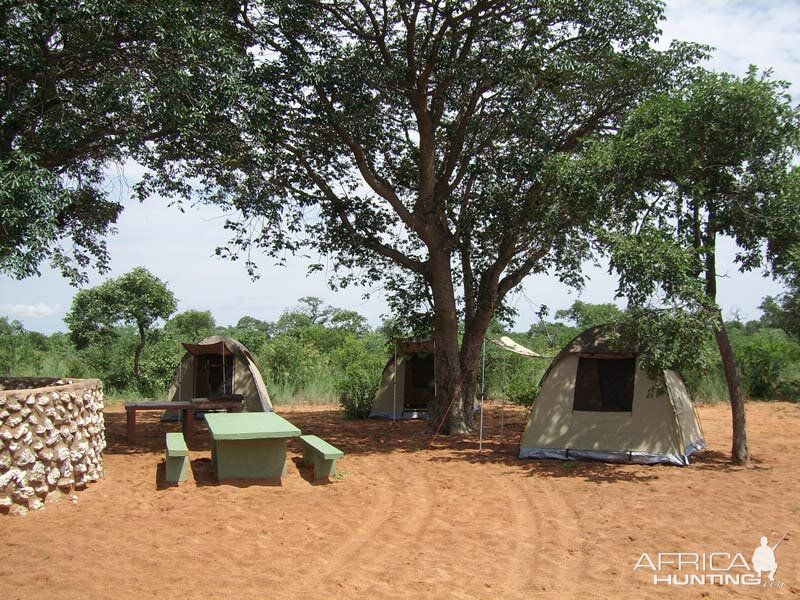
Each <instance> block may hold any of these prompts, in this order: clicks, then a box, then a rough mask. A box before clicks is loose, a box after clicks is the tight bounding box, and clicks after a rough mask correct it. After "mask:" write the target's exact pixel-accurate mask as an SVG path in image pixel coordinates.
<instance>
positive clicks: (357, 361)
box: [331, 334, 384, 419]
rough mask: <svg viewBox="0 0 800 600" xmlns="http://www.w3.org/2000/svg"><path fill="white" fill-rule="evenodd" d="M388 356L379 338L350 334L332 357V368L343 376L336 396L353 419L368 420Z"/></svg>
mask: <svg viewBox="0 0 800 600" xmlns="http://www.w3.org/2000/svg"><path fill="white" fill-rule="evenodd" d="M383 363H384V354H383V353H382V352H381V340H380V338H379V337H377V336H367V337H361V338H359V337H356V336H355V335H353V334H348V335H347V337H346V338H345V339H344V340H343V341H342V344H341V345H340V346H339V347H338V348H337V349H336V350H335V351H334V352H332V353H331V366H332V367H333V368H334V369H335V370H336V372H338V373H339V375H338V376H337V378H336V393H337V395H338V396H339V404H341V405H342V408H344V412H345V414H346V415H347V416H348V417H349V418H351V419H366V418H367V417H368V416H369V413H370V411H371V410H372V403H373V401H374V399H375V392H377V391H378V386H379V385H380V383H381V375H382V373H383Z"/></svg>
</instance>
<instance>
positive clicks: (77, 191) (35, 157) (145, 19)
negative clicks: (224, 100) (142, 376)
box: [0, 0, 230, 284]
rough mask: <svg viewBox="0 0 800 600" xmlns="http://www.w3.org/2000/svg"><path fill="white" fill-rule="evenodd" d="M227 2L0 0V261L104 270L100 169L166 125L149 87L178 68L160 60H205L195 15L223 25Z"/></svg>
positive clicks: (211, 49)
mask: <svg viewBox="0 0 800 600" xmlns="http://www.w3.org/2000/svg"><path fill="white" fill-rule="evenodd" d="M228 4H229V3H227V2H208V3H204V6H203V10H197V6H196V5H195V3H193V2H182V1H180V0H177V1H174V2H163V0H144V1H137V2H128V1H127V0H89V1H83V2H74V1H72V0H47V1H46V2H18V1H3V2H0V15H2V18H1V19H0V272H3V273H6V274H9V275H11V276H12V277H16V278H24V277H29V276H31V275H36V274H38V273H39V267H40V265H41V264H42V263H43V262H45V261H48V260H49V261H50V262H51V263H52V265H53V266H54V267H55V268H57V269H59V270H60V271H61V272H62V274H63V275H64V276H65V277H67V278H68V279H69V280H70V281H71V282H72V283H75V284H78V283H85V282H86V274H85V271H86V268H87V267H89V266H90V265H92V266H94V267H97V268H98V269H99V270H100V271H101V272H105V271H106V270H107V268H108V260H109V256H108V252H107V249H106V244H105V240H104V237H105V236H106V235H107V234H109V233H111V232H112V231H113V224H114V223H115V222H116V221H117V218H118V217H119V214H120V212H121V211H122V205H121V204H120V203H119V201H118V200H117V199H115V198H113V197H112V195H111V194H110V193H109V192H110V190H111V185H110V184H109V181H108V179H109V177H108V168H109V166H110V165H111V164H112V163H117V164H121V163H122V161H124V159H125V158H126V157H127V156H129V155H130V150H131V148H135V147H138V146H140V145H142V144H144V143H147V141H148V140H154V139H158V138H159V137H161V136H163V135H164V134H165V132H167V131H169V130H170V129H171V128H172V127H173V126H174V121H173V120H171V119H170V118H169V115H168V114H163V113H162V109H161V107H162V104H163V103H159V100H158V95H157V94H155V93H154V92H155V90H156V89H157V88H161V90H162V91H164V92H166V93H170V87H171V86H172V85H173V82H174V81H175V80H176V79H178V80H180V79H181V77H182V72H181V71H180V69H178V70H170V68H168V67H167V65H171V64H172V63H170V62H169V61H168V60H167V59H168V57H170V56H171V55H174V54H175V53H180V54H182V55H184V54H188V53H191V54H192V55H193V56H194V57H195V58H196V59H197V60H198V61H206V62H207V63H208V64H209V65H213V63H214V60H215V58H214V57H215V56H216V53H215V51H216V47H217V44H215V43H214V41H213V35H212V34H213V31H215V29H212V28H210V27H206V25H207V24H208V23H209V22H213V23H216V24H217V28H220V27H222V26H223V25H222V24H223V23H225V22H226V21H227V19H225V15H226V14H227V12H226V11H227V10H229V8H230V7H229V6H227V5H228ZM201 32H205V33H201ZM183 92H184V94H185V93H186V92H187V90H185V89H184V90H183ZM173 108H174V107H173Z"/></svg>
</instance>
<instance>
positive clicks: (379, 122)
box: [140, 0, 702, 429]
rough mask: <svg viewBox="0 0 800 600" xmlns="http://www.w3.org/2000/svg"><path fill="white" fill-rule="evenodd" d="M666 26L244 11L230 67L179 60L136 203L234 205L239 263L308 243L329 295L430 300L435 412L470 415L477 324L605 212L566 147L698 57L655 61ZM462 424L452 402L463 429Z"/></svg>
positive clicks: (512, 0)
mask: <svg viewBox="0 0 800 600" xmlns="http://www.w3.org/2000/svg"><path fill="white" fill-rule="evenodd" d="M662 18H663V6H662V4H661V3H660V2H658V1H656V0H652V1H651V0H645V1H641V0H635V1H634V0H613V1H608V0H602V1H601V0H593V1H582V2H557V3H551V2H534V3H530V2H520V1H518V0H472V1H460V2H447V3H442V2H438V1H431V2H429V1H417V2H413V3H406V2H390V3H387V2H377V1H366V0H365V1H355V0H346V1H342V2H336V3H329V2H321V1H318V0H300V1H292V2H288V3H282V4H274V3H265V2H253V3H249V4H247V5H246V6H244V8H243V10H242V11H241V12H240V13H239V14H238V15H237V16H236V19H234V20H232V22H233V23H235V28H236V31H235V35H234V36H232V37H231V36H229V37H225V38H223V39H224V41H225V43H224V44H223V45H222V46H221V49H220V54H221V55H222V56H224V57H226V59H227V60H229V65H228V68H226V69H225V70H219V71H214V70H212V69H208V68H206V67H205V66H203V65H199V64H197V63H193V62H192V61H191V60H189V61H188V62H186V70H187V73H189V75H188V79H189V80H191V81H192V82H193V84H194V83H197V82H200V83H198V85H202V86H204V87H203V95H202V96H203V101H202V102H197V103H192V104H191V105H186V104H181V105H180V106H179V107H178V108H177V109H176V110H175V111H173V112H174V113H175V114H176V115H179V116H180V118H182V119H183V121H182V124H181V127H179V128H178V129H179V130H180V131H179V132H178V135H175V136H172V137H170V139H169V140H168V141H166V142H164V143H159V144H155V145H149V146H146V147H145V148H144V150H145V151H146V152H144V153H143V155H142V157H141V158H142V160H144V161H145V162H146V163H147V164H148V165H149V166H151V167H152V168H153V169H154V170H155V175H154V176H153V177H151V178H149V179H148V180H146V181H145V182H144V183H143V185H142V186H141V187H140V192H141V193H142V195H147V194H148V193H150V192H153V191H158V192H162V193H166V194H174V195H178V196H181V195H183V196H185V197H191V196H192V194H193V193H199V194H200V195H201V196H203V197H204V198H205V199H206V200H207V201H210V202H214V203H217V204H219V205H221V206H223V207H224V208H226V209H233V210H234V211H238V212H239V213H240V215H241V219H239V220H237V219H232V220H231V221H230V222H229V223H228V224H227V227H228V228H229V229H231V230H232V231H233V232H234V238H233V240H232V244H231V246H229V247H228V248H226V249H222V250H220V252H221V253H223V254H228V255H231V256H237V255H238V254H239V253H240V252H243V253H244V254H245V255H246V256H247V261H248V262H247V264H248V267H249V268H250V269H255V261H254V259H253V255H252V254H251V252H252V251H253V250H255V249H262V250H265V251H267V252H268V253H271V254H273V255H274V256H277V257H280V256H282V253H283V252H285V251H286V250H287V249H288V250H291V251H297V250H299V248H301V247H304V248H311V249H314V250H316V251H318V252H320V253H321V254H323V255H325V256H329V257H331V259H332V261H333V262H332V267H333V272H334V273H335V274H336V275H337V277H336V278H335V279H333V280H332V283H334V284H335V285H346V284H348V283H350V282H352V281H355V280H359V281H373V280H381V281H382V283H383V286H384V289H385V290H386V291H387V292H388V294H389V296H390V299H391V300H392V301H393V302H395V303H396V305H397V306H400V307H403V308H407V309H409V311H410V310H411V309H413V308H417V309H419V307H420V306H424V305H425V303H426V302H429V305H430V308H431V309H432V310H431V314H432V316H433V326H434V332H435V335H436V337H437V345H436V360H437V373H438V374H439V377H440V379H441V380H440V382H439V389H440V390H441V391H442V392H443V395H442V397H441V398H440V401H439V404H438V405H437V406H435V407H434V409H435V410H434V413H435V414H434V415H433V416H434V417H435V418H438V416H440V415H441V414H442V413H443V412H444V409H445V407H446V406H448V403H449V402H450V400H451V398H452V397H454V395H455V394H456V393H458V390H459V389H462V390H463V397H464V398H468V399H467V400H464V402H463V406H469V405H471V397H472V389H473V388H474V377H475V368H476V361H477V358H478V356H479V349H480V343H481V341H482V339H483V336H484V334H485V331H486V328H487V327H488V325H489V323H490V322H491V320H492V318H493V316H494V315H495V313H496V312H497V311H498V310H500V311H502V310H503V301H504V299H505V298H506V296H507V294H508V293H509V292H510V291H511V290H513V289H514V288H515V287H516V286H518V285H519V284H520V282H521V281H522V280H523V278H524V277H525V276H526V275H528V274H529V273H531V272H544V271H547V270H549V269H552V270H553V271H554V272H555V273H556V274H557V275H558V276H560V277H561V278H562V279H563V280H565V281H568V282H572V283H576V282H578V281H579V280H580V273H579V267H580V264H581V261H582V260H583V259H584V258H586V257H587V256H588V254H589V244H588V242H587V235H586V234H587V230H588V229H590V228H591V227H594V226H598V225H600V224H601V223H603V222H604V221H605V220H606V219H607V218H608V217H609V214H610V210H609V208H610V207H609V206H607V205H606V204H603V203H600V202H598V201H597V192H596V190H595V189H594V186H593V183H592V182H591V181H589V180H587V179H586V178H581V177H578V176H576V174H575V173H574V170H573V169H572V160H573V157H574V155H575V154H576V153H577V152H579V151H580V149H581V147H582V141H583V140H584V139H585V138H587V136H590V135H591V134H594V133H597V132H599V131H608V130H610V129H614V128H615V127H617V126H619V125H620V124H621V122H622V120H623V118H624V116H625V114H626V112H627V111H628V110H629V109H630V108H631V107H632V106H634V105H635V104H636V103H637V102H639V101H640V100H641V99H642V98H643V97H645V96H647V95H648V94H651V93H652V92H653V91H654V90H656V89H663V88H665V87H666V86H668V85H670V83H671V82H673V81H674V80H675V79H676V78H677V77H678V76H679V75H680V74H681V73H682V69H683V67H685V66H686V65H688V64H691V63H692V62H693V61H694V60H696V59H697V58H698V57H699V56H700V55H701V54H702V49H701V48H699V47H697V46H694V45H689V44H680V43H675V44H673V46H672V47H671V49H670V50H668V51H657V50H654V49H653V48H652V47H651V42H653V41H654V40H655V39H656V38H657V36H658V35H659V33H660V32H659V30H658V22H659V20H660V19H662ZM189 58H191V57H189ZM201 74H202V77H203V78H202V81H201V77H200V75H201ZM177 98H182V96H181V95H178V96H177ZM201 128H202V132H203V135H202V136H197V135H196V132H197V131H198V130H200V129H201ZM198 181H199V182H200V186H199V188H200V189H193V188H195V187H197V186H192V182H198ZM578 198H580V200H579V201H578V200H577V199H578ZM460 317H463V319H464V338H463V340H464V341H463V343H462V344H461V346H460V348H459V340H458V329H459V327H458V320H459V318H460ZM463 415H464V413H463V410H462V406H461V405H460V404H459V403H456V404H455V405H454V406H453V419H454V422H455V423H456V429H463V428H464V416H463Z"/></svg>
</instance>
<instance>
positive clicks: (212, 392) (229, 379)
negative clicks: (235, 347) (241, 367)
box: [195, 354, 234, 398]
mask: <svg viewBox="0 0 800 600" xmlns="http://www.w3.org/2000/svg"><path fill="white" fill-rule="evenodd" d="M224 364H225V372H224V373H223V371H222V365H223V357H222V355H221V354H220V355H216V354H210V355H205V356H198V357H197V359H196V363H195V396H197V397H204V398H212V397H214V396H220V395H223V394H230V393H231V392H232V391H233V370H234V366H233V364H234V358H233V356H230V355H228V356H225V360H224Z"/></svg>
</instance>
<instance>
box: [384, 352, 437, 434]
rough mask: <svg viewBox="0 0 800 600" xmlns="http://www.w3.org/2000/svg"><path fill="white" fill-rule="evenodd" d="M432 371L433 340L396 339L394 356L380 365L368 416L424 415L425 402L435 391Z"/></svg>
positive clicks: (417, 416) (389, 417) (388, 417)
mask: <svg viewBox="0 0 800 600" xmlns="http://www.w3.org/2000/svg"><path fill="white" fill-rule="evenodd" d="M434 375H435V373H434V368H433V340H424V341H405V342H400V343H399V344H398V351H397V355H396V357H395V356H392V358H390V359H389V362H387V363H386V367H384V369H383V377H382V378H381V384H380V387H378V391H377V392H376V393H375V400H374V401H373V403H372V411H371V412H370V413H369V416H370V417H371V418H373V419H424V418H426V417H427V414H428V402H430V401H432V400H433V398H434V394H435V384H434V379H435V378H434ZM395 383H396V385H395Z"/></svg>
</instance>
